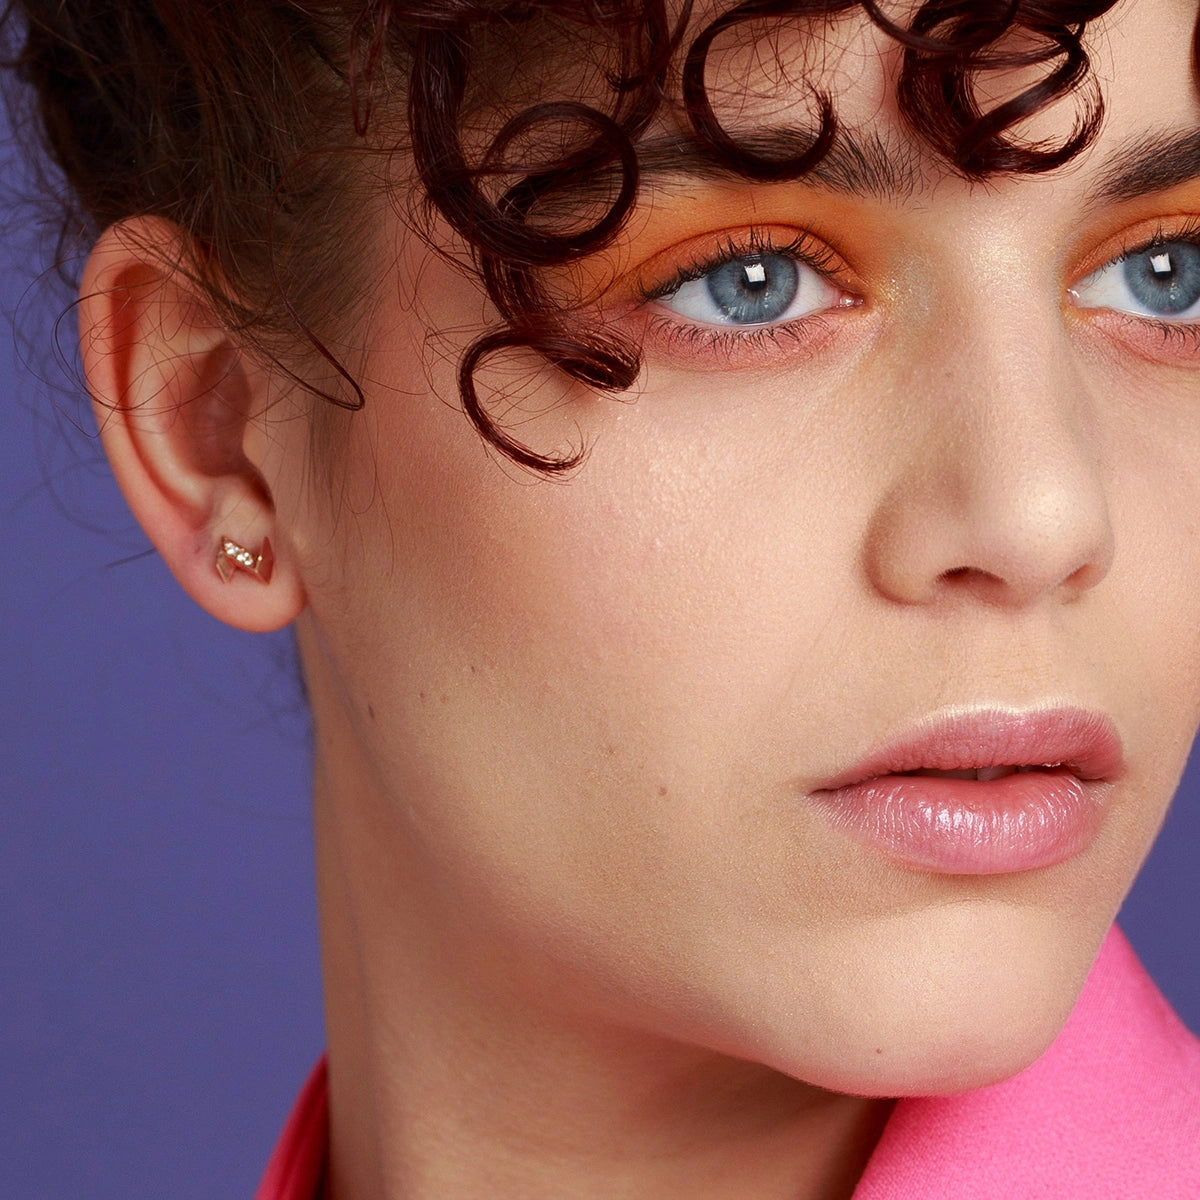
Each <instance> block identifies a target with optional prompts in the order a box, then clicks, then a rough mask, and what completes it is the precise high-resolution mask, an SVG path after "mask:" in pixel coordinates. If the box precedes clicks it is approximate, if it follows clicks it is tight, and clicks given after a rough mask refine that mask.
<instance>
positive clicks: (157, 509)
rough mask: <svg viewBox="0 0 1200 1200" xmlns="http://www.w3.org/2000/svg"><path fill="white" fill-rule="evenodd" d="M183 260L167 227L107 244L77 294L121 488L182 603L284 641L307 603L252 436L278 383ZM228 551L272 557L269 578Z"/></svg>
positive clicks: (113, 235)
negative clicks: (284, 631) (226, 323)
mask: <svg viewBox="0 0 1200 1200" xmlns="http://www.w3.org/2000/svg"><path fill="white" fill-rule="evenodd" d="M184 255H185V241H184V239H183V235H182V234H181V232H180V230H179V229H178V228H177V227H176V226H174V225H172V224H171V223H170V222H168V221H165V220H162V219H159V218H153V217H138V218H133V219H131V220H129V221H125V222H122V223H121V224H119V225H115V226H113V227H112V228H110V229H108V230H106V231H105V232H104V233H103V234H102V235H101V236H100V240H99V241H98V242H97V243H96V246H95V248H94V249H93V251H92V254H91V256H90V258H89V259H88V262H87V266H86V267H85V269H84V273H83V280H82V284H81V288H80V299H79V332H80V348H81V354H82V360H83V371H84V376H85V378H86V379H87V384H88V390H89V391H90V392H91V395H92V402H93V404H94V406H95V410H96V417H97V422H98V424H99V427H100V436H101V439H102V440H103V443H104V449H105V452H106V453H107V455H108V459H109V462H110V463H111V464H112V469H113V473H114V474H115V475H116V478H117V482H118V484H119V485H120V487H121V490H122V492H124V494H125V499H126V501H127V502H128V504H129V507H130V508H131V509H132V510H133V514H134V516H135V517H136V518H137V519H138V521H139V523H140V524H141V526H142V528H143V529H144V530H145V532H146V534H147V536H148V537H149V538H150V540H151V541H152V542H153V543H154V545H155V546H156V547H157V549H158V552H159V554H160V555H161V556H162V559H163V562H165V563H166V565H167V566H168V568H170V571H171V573H172V574H173V575H174V576H175V578H176V579H177V580H178V581H179V583H180V584H181V585H182V587H183V589H184V591H186V592H187V593H188V595H190V596H191V597H192V599H193V600H195V601H196V603H197V604H199V605H200V606H201V607H202V608H204V609H207V611H208V612H210V613H211V614H212V615H213V616H214V617H216V618H218V620H221V621H224V622H225V623H226V624H229V625H233V626H236V627H237V628H239V629H246V630H249V631H251V632H256V633H261V632H266V631H268V630H272V629H279V628H280V627H282V626H284V625H286V624H287V623H288V622H289V621H291V620H292V619H293V618H295V617H296V616H297V615H298V614H299V612H300V611H301V610H302V609H303V608H304V603H305V601H304V587H303V584H302V582H301V579H300V574H299V571H298V569H297V562H296V557H295V555H294V554H293V553H292V552H291V549H290V546H289V542H288V538H287V535H286V531H285V530H283V529H280V528H278V526H277V521H276V514H275V507H274V504H273V502H272V498H271V492H270V488H269V487H268V484H267V481H266V480H265V479H264V477H263V474H262V472H261V471H260V469H259V466H260V464H256V463H255V462H253V461H252V460H251V454H252V453H253V450H252V447H255V446H258V447H261V445H262V443H263V439H262V438H261V437H253V436H250V435H251V433H252V422H254V421H256V420H261V419H263V414H264V413H265V412H266V410H267V408H268V407H269V402H270V399H271V397H270V395H269V394H268V393H269V379H270V376H269V374H268V373H267V372H266V371H264V370H262V369H260V368H258V367H257V366H256V365H255V364H254V363H253V362H252V361H251V360H250V359H249V357H248V355H246V353H245V352H244V350H243V348H242V347H241V346H240V345H239V344H238V341H237V339H236V338H235V337H234V336H233V335H231V334H230V333H229V331H228V330H226V329H225V328H223V327H222V326H221V324H220V322H219V321H218V320H217V318H216V316H215V314H214V313H213V310H212V307H211V305H210V304H209V303H208V302H207V301H206V298H205V296H204V293H203V291H202V290H201V289H200V288H199V287H198V286H197V285H196V284H195V283H194V282H193V280H191V279H190V278H189V277H188V275H187V273H186V271H185V270H181V269H179V264H180V263H181V262H184V261H186V259H185V257H184ZM225 540H229V541H232V542H234V543H236V544H237V545H238V546H240V547H243V548H245V549H246V550H247V551H249V552H250V559H249V561H250V562H253V560H254V559H255V558H256V557H257V556H258V555H259V554H260V553H262V552H263V551H264V549H265V551H266V553H265V554H264V563H263V567H264V569H263V570H261V571H260V572H259V576H257V577H256V575H255V574H253V573H252V572H251V571H248V570H246V569H244V565H245V562H243V564H242V565H239V564H238V563H237V561H236V559H237V556H236V555H233V554H232V553H229V554H227V553H225V552H224V551H223V548H222V547H223V543H224V542H225ZM268 543H269V544H268ZM272 558H273V560H274V561H273V564H272V563H271V562H270V561H269V560H270V559H272ZM219 563H220V567H221V568H222V569H218V564H219ZM264 575H265V576H267V577H268V578H269V582H267V583H265V584H264V582H263V579H262V578H261V576H264Z"/></svg>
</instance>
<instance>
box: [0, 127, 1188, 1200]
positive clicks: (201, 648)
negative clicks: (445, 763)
mask: <svg viewBox="0 0 1200 1200" xmlns="http://www.w3.org/2000/svg"><path fill="white" fill-rule="evenodd" d="M2 135H3V129H2V127H0V138H2ZM3 154H4V150H3V148H2V147H0V313H2V314H3V317H4V318H6V319H4V320H2V321H0V401H2V403H0V539H2V542H3V557H2V559H0V681H2V682H0V797H2V800H3V806H2V808H0V814H2V815H0V912H2V914H3V924H2V929H3V933H2V934H0V939H2V940H0V945H2V947H3V951H2V953H0V1013H2V1015H3V1033H2V1049H0V1055H2V1058H0V1070H2V1072H3V1079H4V1080H5V1085H4V1100H3V1103H2V1104H0V1164H3V1165H2V1166H0V1177H2V1178H3V1180H4V1183H3V1187H2V1190H3V1193H4V1194H5V1195H6V1196H12V1197H14V1198H15V1197H21V1198H23V1200H35V1198H36V1200H42V1198H46V1200H50V1198H55V1200H57V1198H60V1197H61V1198H67V1197H72V1198H73V1197H85V1196H86V1197H88V1198H89V1200H110V1198H111V1200H131V1198H135V1197H168V1196H169V1197H171V1198H172V1200H201V1198H204V1200H210V1198H211V1197H215V1196H219V1197H229V1198H235V1197H247V1198H249V1197H250V1196H251V1195H252V1194H253V1190H254V1186H255V1183H256V1181H257V1178H258V1175H259V1173H260V1171H261V1169H262V1165H263V1162H264V1161H265V1158H266V1156H267V1154H268V1152H269V1149H270V1147H271V1145H272V1144H273V1142H274V1139H275V1137H276V1134H277V1132H278V1129H279V1127H280V1125H281V1123H282V1121H283V1119H284V1116H285V1115H286V1112H287V1110H288V1108H289V1106H290V1103H291V1100H292V1098H293V1096H294V1093H295V1091H296V1089H297V1088H298V1086H299V1084H300V1082H301V1080H302V1079H303V1077H304V1075H305V1073H306V1072H307V1070H308V1068H309V1066H310V1065H311V1063H312V1061H313V1059H314V1058H315V1057H316V1055H317V1054H318V1053H319V1051H320V1047H321V1044H322V1035H321V1026H320V996H319V988H318V962H317V948H316V935H315V930H314V924H315V920H314V904H313V898H312V885H311V844H310V831H309V815H308V791H309V778H308V765H307V759H308V742H307V736H308V735H307V727H306V722H305V719H304V716H303V714H302V709H301V705H300V698H299V688H298V685H297V683H296V680H295V670H294V667H293V665H292V663H291V656H290V642H289V640H288V638H287V637H286V635H282V636H277V637H273V638H255V637H251V636H249V635H245V634H239V633H236V632H234V631H232V630H229V629H227V628H225V627H224V626H222V625H220V624H218V623H217V622H215V621H213V620H212V619H211V618H209V617H208V616H206V615H205V614H204V613H202V612H201V611H200V610H199V609H197V608H196V607H195V606H194V605H192V603H191V602H190V601H188V600H187V599H186V597H185V596H184V595H183V594H182V592H180V591H179V589H178V588H176V587H175V586H174V584H173V583H172V581H171V579H170V578H169V576H168V574H167V572H166V571H165V569H164V568H163V567H162V565H161V563H160V562H159V561H158V559H157V558H156V557H155V556H154V555H153V554H149V553H147V543H146V541H145V538H144V537H143V536H142V535H141V534H140V532H139V531H138V530H137V529H136V527H135V526H134V525H133V522H132V520H131V518H129V517H128V515H127V514H126V513H125V511H124V508H123V505H122V503H121V500H120V497H119V496H118V495H117V492H116V488H115V486H114V484H113V483H112V480H111V478H110V477H109V475H108V473H107V470H106V469H105V468H104V466H103V464H102V461H101V456H100V451H99V447H98V445H97V443H96V441H95V438H94V433H93V427H92V424H91V419H90V415H89V414H88V413H87V410H86V406H85V405H83V404H82V403H81V402H80V399H79V395H78V390H77V389H76V388H74V387H73V384H72V380H73V377H74V376H73V372H74V366H73V351H72V348H71V331H72V329H73V314H72V313H70V312H67V313H66V315H65V316H64V317H63V319H62V321H61V326H60V329H59V333H58V338H57V343H56V341H55V338H54V325H55V319H56V318H57V317H58V316H59V315H60V314H62V313H63V311H64V310H65V309H66V308H67V306H68V303H69V298H68V297H67V295H66V293H65V292H64V291H63V289H62V288H61V286H56V285H55V283H54V281H53V280H52V279H47V278H45V277H39V271H40V266H39V264H40V263H43V262H45V261H46V259H45V258H44V257H40V256H39V255H40V252H39V251H38V250H37V248H36V247H37V242H38V241H39V237H38V234H37V227H36V222H35V220H34V217H33V216H32V215H31V213H30V211H29V210H26V209H23V208H20V207H18V206H15V205H13V204H12V203H11V202H10V198H9V196H8V193H7V188H10V187H11V186H12V184H13V181H14V179H15V177H16V174H17V169H16V166H15V163H14V160H13V158H12V157H11V154H10V155H9V156H8V157H7V159H5V158H4V157H3ZM6 184H7V188H6ZM14 311H16V331H17V332H16V334H13V333H11V332H10V325H9V322H8V320H7V318H11V316H12V314H13V313H14ZM56 344H57V349H56ZM1198 586H1200V581H1198ZM1198 792H1200V775H1198V776H1197V777H1196V778H1194V779H1191V780H1185V783H1184V787H1183V790H1182V793H1181V795H1180V796H1179V797H1178V799H1177V801H1176V803H1175V805H1174V807H1173V809H1172V813H1171V816H1170V817H1169V818H1168V822H1167V828H1166V830H1165V832H1164V835H1163V836H1162V838H1160V840H1159V843H1158V846H1157V848H1156V850H1155V851H1154V854H1153V856H1152V858H1151V860H1150V863H1149V864H1148V866H1147V868H1146V870H1145V872H1144V873H1143V875H1142V877H1141V880H1140V881H1139V883H1138V885H1137V887H1136V888H1135V890H1134V893H1133V895H1132V896H1131V898H1130V899H1129V901H1128V903H1127V904H1126V908H1125V912H1124V916H1123V924H1124V925H1125V928H1126V930H1127V931H1128V933H1129V934H1130V936H1131V937H1132V939H1133V942H1134V944H1135V946H1136V947H1137V949H1138V951H1139V952H1140V954H1141V955H1142V957H1143V959H1144V961H1145V962H1146V964H1147V966H1148V967H1149V968H1150V970H1151V972H1152V973H1153V974H1154V975H1155V977H1156V978H1157V980H1158V981H1159V983H1160V985H1161V986H1162V988H1163V989H1164V991H1165V992H1166V993H1167V995H1168V997H1169V998H1170V999H1171V1000H1172V1002H1173V1003H1174V1004H1175V1006H1176V1008H1177V1009H1178V1010H1179V1012H1180V1013H1181V1014H1182V1015H1183V1017H1184V1019H1185V1020H1186V1021H1188V1023H1189V1024H1190V1025H1191V1026H1192V1027H1193V1028H1194V1029H1200V953H1198V950H1197V945H1196V932H1195V931H1196V929H1197V928H1198V926H1200V896H1198V895H1197V892H1196V888H1195V887H1194V883H1193V881H1194V879H1195V877H1196V873H1195V867H1194V862H1195V859H1196V857H1197V854H1198V852H1200V809H1198V807H1197V803H1196V801H1197V794H1198Z"/></svg>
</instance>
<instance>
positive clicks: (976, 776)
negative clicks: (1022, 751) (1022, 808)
mask: <svg viewBox="0 0 1200 1200" xmlns="http://www.w3.org/2000/svg"><path fill="white" fill-rule="evenodd" d="M1051 769H1053V768H1052V766H1051V765H1049V764H1048V765H1047V766H1040V767H1033V766H1030V767H966V768H964V769H963V770H959V771H939V770H936V769H934V768H932V767H931V768H930V769H928V770H925V771H913V772H912V774H913V775H925V776H927V777H928V778H930V779H970V780H975V781H977V782H981V783H986V782H988V781H989V780H991V779H1003V778H1004V777H1005V776H1006V775H1014V774H1017V773H1018V772H1025V771H1046V770H1051Z"/></svg>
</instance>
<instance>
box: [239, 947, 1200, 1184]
mask: <svg viewBox="0 0 1200 1200" xmlns="http://www.w3.org/2000/svg"><path fill="white" fill-rule="evenodd" d="M327 1108H328V1105H327V1099H326V1092H325V1065H324V1063H320V1064H318V1066H317V1069H316V1070H315V1071H314V1072H313V1074H312V1076H311V1077H310V1079H309V1081H308V1083H307V1084H306V1085H305V1087H304V1091H303V1092H302V1093H301V1095H300V1099H299V1101H298V1102H297V1105H296V1108H295V1110H294V1111H293V1113H292V1115H291V1117H290V1119H289V1120H288V1124H287V1127H286V1128H285V1129H284V1132H283V1137H282V1138H281V1140H280V1142H279V1145H278V1146H277V1147H276V1150H275V1153H274V1155H273V1156H272V1158H271V1161H270V1164H269V1165H268V1167H267V1171H266V1175H265V1176H264V1177H263V1181H262V1184H261V1186H260V1187H259V1190H258V1194H257V1196H256V1200H318V1197H319V1191H318V1189H319V1187H320V1183H321V1176H322V1171H323V1168H324V1163H325V1156H326V1143H327V1138H328V1120H327ZM1014 1197H1019V1198H1020V1200H1041V1198H1043V1197H1044V1198H1045V1200H1072V1198H1076V1197H1078V1198H1080V1200H1084V1198H1086V1200H1197V1198H1198V1197H1200V1041H1197V1039H1196V1038H1195V1037H1193V1036H1192V1034H1191V1033H1189V1032H1188V1030H1187V1029H1186V1028H1185V1027H1184V1026H1183V1024H1182V1023H1181V1022H1180V1020H1179V1018H1178V1017H1176V1016H1175V1014H1174V1013H1173V1012H1172V1011H1171V1008H1170V1006H1169V1005H1168V1004H1167V1002H1166V1001H1165V1000H1164V999H1163V998H1162V996H1161V995H1160V994H1159V992H1158V989H1157V988H1155V986H1154V984H1153V983H1152V982H1151V981H1150V978H1149V977H1148V976H1147V975H1146V973H1145V971H1144V970H1143V969H1142V966H1141V964H1140V963H1139V962H1138V960H1137V958H1136V957H1135V956H1134V953H1133V951H1132V949H1130V946H1129V943H1128V942H1127V941H1126V940H1125V938H1124V936H1123V935H1122V934H1121V932H1120V931H1119V930H1118V929H1116V928H1115V927H1114V928H1113V930H1112V931H1111V932H1110V933H1109V936H1108V938H1107V939H1106V941H1105V943H1104V947H1103V948H1102V950H1101V951H1100V956H1099V957H1098V958H1097V960H1096V964H1095V966H1094V967H1093V968H1092V973H1091V975H1090V976H1089V977H1088V982H1087V986H1086V987H1085V988H1084V991H1083V994H1082V996H1081V997H1080V998H1079V1002H1078V1004H1076V1006H1075V1010H1074V1012H1073V1013H1072V1014H1071V1018H1070V1020H1069V1021H1068V1022H1067V1024H1066V1027H1065V1028H1064V1029H1063V1031H1062V1033H1061V1034H1059V1036H1058V1038H1057V1039H1056V1040H1055V1042H1054V1044H1053V1045H1052V1046H1051V1047H1050V1049H1049V1050H1047V1051H1046V1053H1045V1054H1044V1055H1042V1057H1041V1058H1040V1059H1038V1061H1037V1062H1036V1063H1034V1064H1033V1066H1032V1067H1030V1068H1029V1069H1028V1070H1026V1071H1022V1072H1021V1074H1020V1075H1017V1076H1015V1077H1014V1078H1012V1079H1009V1080H1007V1081H1006V1082H1004V1083H999V1084H996V1085H995V1086H993V1087H987V1088H981V1089H980V1090H979V1091H975V1092H968V1093H965V1094H963V1095H960V1096H934V1097H922V1098H917V1099H906V1100H901V1101H899V1103H897V1105H896V1107H895V1110H894V1111H893V1113H892V1116H891V1118H890V1120H889V1121H888V1124H887V1127H886V1129H885V1130H884V1132H883V1137H882V1138H881V1139H880V1142H879V1145H878V1146H877V1147H876V1150H875V1153H874V1154H873V1155H872V1156H871V1161H870V1162H869V1163H868V1164H867V1169H866V1172H865V1173H864V1175H863V1178H862V1181H861V1182H860V1183H859V1185H858V1187H857V1189H856V1190H855V1192H854V1200H930V1198H933V1200H943V1198H947V1200H949V1198H952V1200H1014Z"/></svg>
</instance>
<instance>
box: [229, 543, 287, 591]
mask: <svg viewBox="0 0 1200 1200" xmlns="http://www.w3.org/2000/svg"><path fill="white" fill-rule="evenodd" d="M274 565H275V555H274V554H273V553H272V552H271V543H270V541H269V540H268V539H267V538H263V544H262V549H261V550H260V551H259V552H258V553H257V554H255V553H254V552H253V551H252V550H247V549H246V547H245V546H239V545H238V544H237V542H235V541H234V540H233V539H232V538H227V537H222V538H221V544H220V548H219V549H218V550H217V562H216V567H217V574H218V575H220V576H221V578H222V579H223V580H224V581H225V582H226V583H228V582H229V581H230V580H231V579H232V578H233V577H234V575H236V574H237V572H238V571H245V572H246V574H247V575H253V576H254V578H255V579H257V580H258V582H259V583H270V582H271V569H272V567H274Z"/></svg>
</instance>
